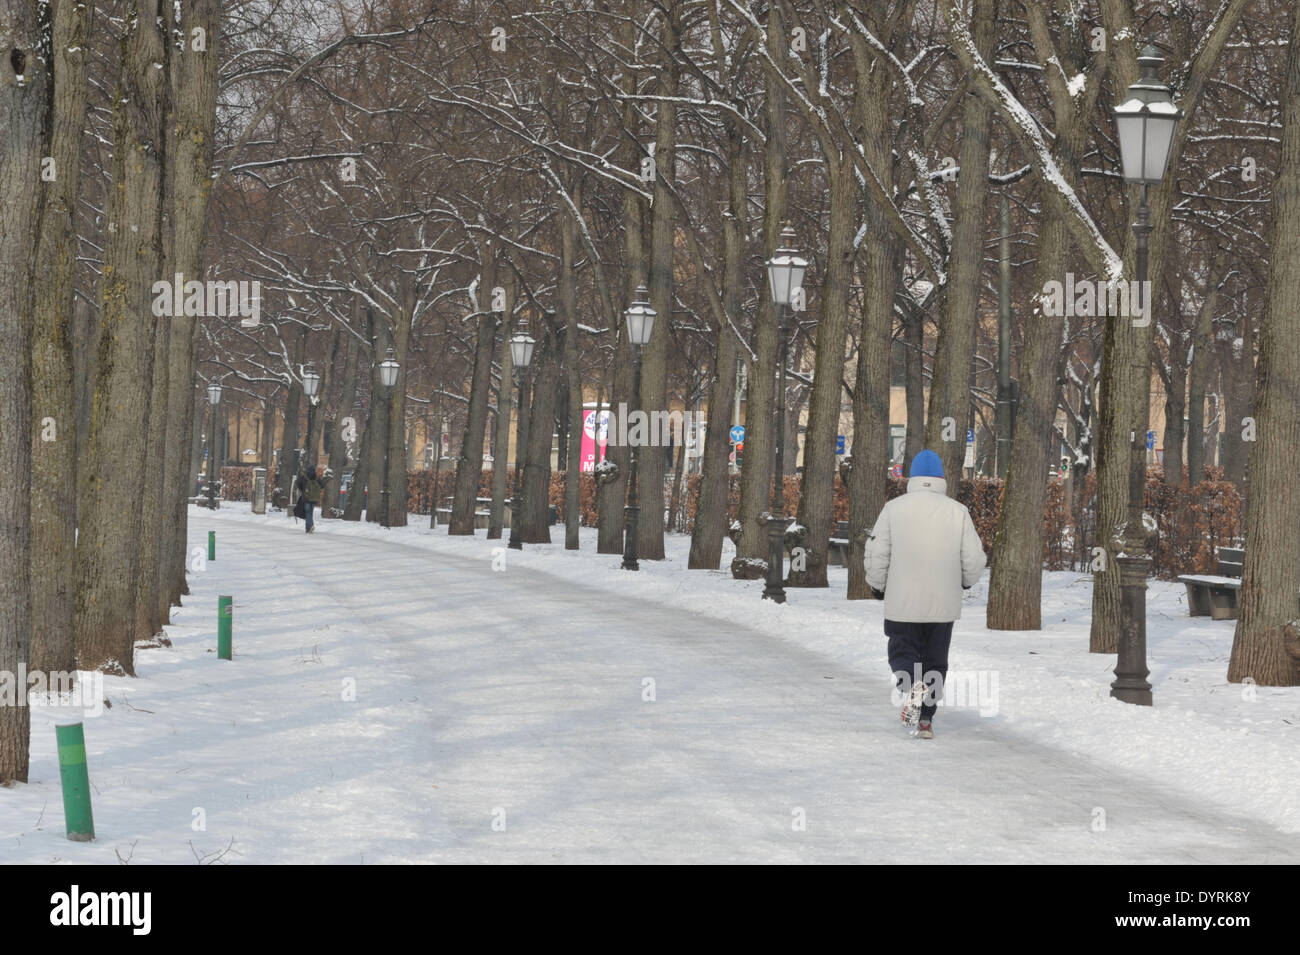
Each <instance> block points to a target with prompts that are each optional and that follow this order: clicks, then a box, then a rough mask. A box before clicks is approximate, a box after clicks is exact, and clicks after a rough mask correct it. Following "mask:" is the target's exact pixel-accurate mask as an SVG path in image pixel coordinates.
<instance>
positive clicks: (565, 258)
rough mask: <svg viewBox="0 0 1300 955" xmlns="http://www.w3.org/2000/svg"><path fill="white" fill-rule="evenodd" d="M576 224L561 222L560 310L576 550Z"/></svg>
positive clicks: (569, 530) (567, 480)
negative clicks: (574, 264)
mask: <svg viewBox="0 0 1300 955" xmlns="http://www.w3.org/2000/svg"><path fill="white" fill-rule="evenodd" d="M573 193H574V195H573V204H574V205H575V206H576V207H577V208H579V209H581V208H582V191H581V190H580V189H577V188H575V189H574V190H573ZM577 230H578V224H577V222H576V221H574V218H573V216H572V215H571V214H570V215H565V216H563V217H562V219H561V221H560V289H559V297H560V312H561V315H562V319H563V321H564V379H565V384H566V386H567V388H568V408H567V409H566V410H567V414H566V415H565V420H566V421H567V422H568V425H569V427H568V434H567V435H566V436H565V437H567V439H568V442H567V448H568V454H567V456H566V460H565V465H564V549H565V550H577V549H578V527H579V525H580V523H581V520H582V515H581V513H580V512H579V497H580V493H581V484H580V482H581V480H582V463H581V462H582V424H583V421H582V374H581V370H580V369H579V367H578V290H577V282H576V277H575V275H574V271H573V260H574V254H575V249H574V246H575V245H576V244H577Z"/></svg>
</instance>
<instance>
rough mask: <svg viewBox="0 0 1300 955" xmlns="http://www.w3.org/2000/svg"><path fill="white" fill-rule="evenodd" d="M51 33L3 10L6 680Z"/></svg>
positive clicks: (27, 482) (2, 664) (6, 742)
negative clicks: (46, 47) (44, 59)
mask: <svg viewBox="0 0 1300 955" xmlns="http://www.w3.org/2000/svg"><path fill="white" fill-rule="evenodd" d="M45 26H46V24H43V23H41V22H40V21H39V20H38V16H37V10H36V5H35V4H31V3H24V2H15V0H0V49H4V50H5V51H6V54H5V56H4V59H3V62H0V70H2V71H4V74H5V75H4V77H3V80H0V129H3V130H4V135H3V136H0V331H3V334H4V342H5V347H4V348H0V422H2V424H0V474H3V475H4V480H3V481H0V513H3V514H4V515H5V517H4V520H3V521H0V567H3V568H5V573H4V577H3V580H2V581H0V673H4V674H5V675H6V676H8V677H9V679H15V675H16V674H17V673H19V672H20V671H21V670H23V669H25V668H26V666H27V664H28V660H29V653H30V650H31V646H30V638H31V629H32V589H31V564H30V560H31V544H32V532H31V528H32V518H31V510H30V506H31V496H30V492H31V464H32V445H31V440H32V430H31V414H32V404H31V402H32V380H31V366H30V358H31V346H32V306H33V300H34V295H33V292H34V287H33V286H34V282H33V275H32V268H33V266H34V264H35V261H36V260H35V255H36V249H37V243H38V241H39V225H40V221H41V202H40V199H41V196H42V192H41V188H40V165H41V156H42V153H43V151H44V150H43V146H44V144H45V137H44V133H43V131H44V126H45V123H46V121H47V118H48V114H47V108H48V103H47V98H46V97H47V90H46V83H48V82H49V78H48V76H47V74H46V72H45V70H44V69H43V68H42V67H41V62H40V57H41V56H42V53H41V50H42V46H43V43H42V36H41V34H42V30H43V27H45ZM17 75H22V76H23V77H24V80H23V82H22V83H19V82H18V81H17V79H16V76H17ZM66 424H67V425H70V424H71V422H70V421H69V422H66ZM71 437H72V434H71V432H69V434H68V435H67V437H66V438H65V439H64V440H69V439H71ZM26 691H27V687H26V686H23V685H19V686H17V687H15V693H26ZM30 712H31V711H30V709H29V708H28V707H26V706H13V705H0V785H7V784H8V783H10V782H13V781H15V780H16V781H18V782H26V781H27V770H28V757H29V751H28V741H29V735H30V733H29V729H30V719H31V717H30Z"/></svg>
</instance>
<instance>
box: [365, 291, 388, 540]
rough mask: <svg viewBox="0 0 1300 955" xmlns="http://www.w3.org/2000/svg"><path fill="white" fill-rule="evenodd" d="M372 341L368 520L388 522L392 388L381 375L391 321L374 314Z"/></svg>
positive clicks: (368, 418)
mask: <svg viewBox="0 0 1300 955" xmlns="http://www.w3.org/2000/svg"><path fill="white" fill-rule="evenodd" d="M370 328H371V345H372V351H373V353H374V356H375V360H374V361H373V362H371V365H370V415H369V416H368V417H367V419H366V435H367V437H369V438H370V443H369V444H368V445H367V450H368V451H369V457H368V458H367V459H366V520H367V521H369V522H370V523H371V524H382V523H383V522H384V488H385V486H386V484H385V482H386V480H387V477H388V471H387V467H386V466H385V465H386V462H385V456H386V454H387V451H388V412H389V409H390V408H391V407H392V405H391V402H390V401H389V396H388V389H387V388H385V387H384V382H383V379H382V378H381V377H380V371H379V363H380V361H381V360H382V356H384V355H386V354H387V352H388V344H389V337H388V325H387V324H386V323H385V322H383V321H381V320H379V319H376V318H375V317H374V316H373V315H371V320H370Z"/></svg>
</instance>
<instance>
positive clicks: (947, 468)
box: [925, 0, 996, 497]
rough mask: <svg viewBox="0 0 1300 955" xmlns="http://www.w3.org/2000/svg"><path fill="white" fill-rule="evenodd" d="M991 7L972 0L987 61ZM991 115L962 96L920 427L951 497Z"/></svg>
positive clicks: (967, 402) (974, 316) (973, 316)
mask: <svg viewBox="0 0 1300 955" xmlns="http://www.w3.org/2000/svg"><path fill="white" fill-rule="evenodd" d="M995 12H996V11H995V4H994V0H975V2H974V7H973V10H972V13H971V33H972V35H973V36H974V38H975V45H976V48H977V49H978V50H979V53H980V55H981V56H982V57H983V58H984V59H985V60H986V61H987V60H989V59H990V58H991V55H992V52H993V46H994V39H995V30H994V28H995V26H996V18H995V15H994V14H995ZM991 119H992V109H991V107H990V106H989V104H988V101H987V100H986V99H985V98H984V97H982V96H976V95H973V94H972V95H968V96H967V97H966V101H965V103H964V104H963V106H962V133H961V150H960V154H959V156H960V158H959V162H960V170H961V171H960V172H959V173H958V176H957V197H956V200H955V201H954V205H953V215H954V223H953V229H952V254H951V257H950V261H949V263H948V282H947V285H946V286H945V287H944V291H943V298H942V303H941V313H942V317H941V319H940V322H939V336H938V339H937V340H936V343H935V352H934V367H933V374H932V375H931V379H930V408H929V413H928V415H927V416H926V431H925V446H926V447H927V448H929V449H930V450H931V451H934V452H935V453H936V454H938V455H939V458H940V460H942V462H943V475H944V477H945V478H946V479H947V482H948V495H949V496H950V497H955V496H956V494H957V488H958V486H959V484H960V481H961V476H962V461H963V457H964V455H965V453H966V429H967V426H968V422H969V421H970V409H971V400H972V396H971V386H970V380H971V361H972V360H973V357H974V355H975V329H976V325H977V322H978V312H979V300H980V289H981V287H982V285H983V283H982V282H981V280H980V277H981V274H982V273H983V270H984V241H985V235H986V233H987V229H986V225H987V218H986V216H985V210H984V204H985V200H986V199H987V197H988V191H989V187H988V176H989V128H990V126H991Z"/></svg>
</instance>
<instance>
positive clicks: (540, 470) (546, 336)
mask: <svg viewBox="0 0 1300 955" xmlns="http://www.w3.org/2000/svg"><path fill="white" fill-rule="evenodd" d="M559 348H560V343H559V341H558V336H557V334H556V331H555V329H553V328H551V327H549V326H548V327H547V328H546V330H545V332H544V333H543V334H542V340H541V341H539V342H538V343H537V348H536V350H535V351H534V353H533V364H534V365H536V366H537V370H536V373H535V374H534V375H533V376H532V385H533V394H532V406H531V407H530V408H529V420H528V439H527V442H526V443H525V446H524V474H523V480H522V482H521V485H522V487H523V506H522V507H521V508H520V510H521V512H522V517H521V519H520V539H521V540H522V541H523V542H524V543H525V544H549V543H550V542H551V528H550V524H549V517H550V506H551V499H550V498H551V494H550V492H551V442H552V438H553V437H554V435H555V397H556V394H557V391H558V388H557V386H558V384H559V380H560V355H559Z"/></svg>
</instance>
